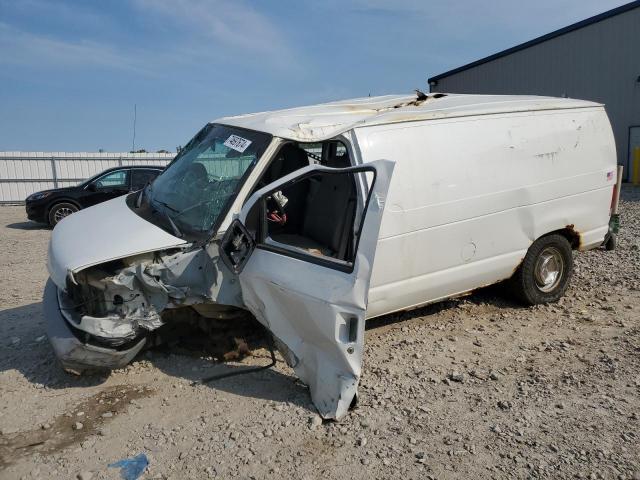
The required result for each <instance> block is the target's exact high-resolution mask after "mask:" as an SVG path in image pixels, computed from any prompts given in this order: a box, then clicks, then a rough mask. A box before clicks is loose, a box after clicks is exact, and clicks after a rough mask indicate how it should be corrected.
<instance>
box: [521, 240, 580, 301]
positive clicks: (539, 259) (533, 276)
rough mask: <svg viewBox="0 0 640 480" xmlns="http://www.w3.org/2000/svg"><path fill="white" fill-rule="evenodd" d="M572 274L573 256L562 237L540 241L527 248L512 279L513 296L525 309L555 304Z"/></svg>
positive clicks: (569, 246)
mask: <svg viewBox="0 0 640 480" xmlns="http://www.w3.org/2000/svg"><path fill="white" fill-rule="evenodd" d="M572 274H573V254H572V252H571V245H570V244H569V241H568V240H567V239H566V238H565V237H563V236H562V235H558V234H552V235H547V236H545V237H541V238H539V239H538V240H536V241H535V242H533V244H532V245H531V247H529V250H528V251H527V254H526V255H525V257H524V260H523V261H522V263H521V264H520V267H518V270H517V271H516V273H515V274H514V275H513V277H512V278H511V286H512V289H513V292H514V294H515V295H516V296H517V297H518V299H519V300H520V301H522V302H523V303H525V304H527V305H537V304H540V303H551V302H556V301H558V299H560V297H562V295H564V292H565V290H566V289H567V286H568V284H569V279H570V278H571V275H572Z"/></svg>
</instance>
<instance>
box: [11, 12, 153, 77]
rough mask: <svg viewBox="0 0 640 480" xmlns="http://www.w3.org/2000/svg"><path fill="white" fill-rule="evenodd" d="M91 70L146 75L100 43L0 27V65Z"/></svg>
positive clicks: (139, 67) (119, 54)
mask: <svg viewBox="0 0 640 480" xmlns="http://www.w3.org/2000/svg"><path fill="white" fill-rule="evenodd" d="M2 64H7V65H27V66H42V65H46V66H70V65H71V66H91V67H95V66H98V67H105V68H116V69H124V70H130V71H136V72H138V73H150V72H148V71H146V70H145V68H143V67H141V66H139V65H138V64H137V62H136V60H135V58H134V57H132V56H129V55H125V54H123V53H121V52H118V51H117V50H116V49H114V48H112V47H110V46H109V45H105V44H103V43H98V42H93V41H89V40H80V41H65V40H59V39H56V38H52V37H48V36H44V35H38V34H34V33H30V32H25V31H23V30H20V29H17V28H14V27H12V26H10V25H7V24H5V23H0V65H2Z"/></svg>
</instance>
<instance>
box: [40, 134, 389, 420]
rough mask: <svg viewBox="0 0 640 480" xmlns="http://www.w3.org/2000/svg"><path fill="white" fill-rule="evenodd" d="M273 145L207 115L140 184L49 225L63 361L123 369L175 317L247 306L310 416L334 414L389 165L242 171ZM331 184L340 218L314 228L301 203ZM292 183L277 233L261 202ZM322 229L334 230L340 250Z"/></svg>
mask: <svg viewBox="0 0 640 480" xmlns="http://www.w3.org/2000/svg"><path fill="white" fill-rule="evenodd" d="M274 142H277V140H273V141H272V139H271V137H270V136H267V135H264V134H261V133H258V132H250V131H242V130H240V129H234V128H232V127H227V126H220V125H215V124H211V125H209V126H207V127H206V128H205V129H203V132H201V133H200V134H199V135H198V136H196V138H195V139H194V140H193V141H192V142H191V143H190V145H188V146H187V148H186V149H185V150H186V153H182V154H181V155H179V156H178V157H177V158H176V160H174V162H173V163H172V164H171V165H170V166H169V167H168V168H167V170H166V171H165V172H164V173H163V174H162V175H160V176H159V177H158V179H157V180H156V181H155V182H154V183H153V184H152V185H151V186H148V187H147V188H145V189H144V190H142V191H140V192H137V193H134V194H131V195H129V196H127V197H120V198H116V199H114V200H111V201H108V202H105V203H102V204H99V205H96V206H94V207H92V208H89V209H86V210H81V211H80V212H78V213H76V214H74V215H71V216H69V217H68V218H65V219H64V220H63V221H62V222H60V224H59V225H58V226H56V228H55V229H54V231H53V233H52V237H51V242H50V245H49V257H48V270H49V273H50V280H49V282H48V283H47V286H46V288H45V293H44V302H43V304H44V310H45V317H46V321H47V334H48V337H49V340H50V342H51V344H52V346H53V349H54V351H55V353H56V356H57V357H58V358H59V360H60V362H61V363H62V365H63V367H64V368H65V369H66V370H68V371H71V372H74V373H79V374H80V373H84V372H87V371H91V370H96V369H115V368H120V367H123V366H125V365H127V364H128V363H129V362H130V361H132V360H133V358H134V357H135V356H136V355H138V353H140V352H141V351H142V350H144V349H145V348H147V347H150V346H153V345H155V344H158V343H161V342H162V341H163V340H165V339H164V338H163V335H165V333H164V332H167V331H168V332H171V329H167V328H163V327H168V326H170V325H171V324H174V323H176V322H180V321H183V320H184V319H188V320H189V321H191V320H193V319H194V318H195V319H197V321H198V322H199V323H200V324H206V323H207V322H211V323H213V324H219V322H220V321H223V322H231V323H232V322H235V321H237V319H238V318H239V317H240V316H242V315H245V316H246V315H248V314H250V315H252V316H253V317H255V319H257V320H258V321H259V322H260V323H261V324H262V325H263V326H264V327H266V328H267V329H268V330H269V332H270V333H271V334H272V335H273V337H274V339H275V344H276V346H277V347H278V349H279V350H280V352H281V353H282V355H283V357H284V358H285V360H286V361H287V362H288V363H289V365H290V366H291V367H293V369H294V371H295V372H296V374H297V375H298V376H299V377H300V379H301V380H302V381H303V382H305V383H306V384H307V385H309V387H310V390H311V396H312V400H313V402H314V404H315V405H316V407H317V408H318V411H319V412H320V414H321V415H322V416H323V417H325V418H339V417H340V416H342V415H344V414H345V413H346V411H347V409H348V408H349V406H350V405H351V404H352V402H353V400H354V398H355V396H356V392H357V385H358V383H359V378H360V366H361V360H362V349H363V340H364V318H365V310H366V302H367V294H368V288H369V280H370V276H371V266H372V264H373V255H374V253H375V248H376V244H377V239H378V231H379V227H380V222H381V217H382V211H383V209H384V202H385V200H384V199H385V196H386V193H387V189H388V185H389V180H390V176H391V172H392V170H393V163H392V162H388V161H378V162H373V163H370V164H366V165H363V166H359V167H347V168H329V167H326V166H322V165H308V166H306V167H303V168H300V169H297V170H295V171H292V172H291V173H288V174H285V175H284V176H282V177H280V178H278V179H276V180H275V181H271V182H270V183H267V182H262V183H261V182H260V181H259V179H260V178H261V175H260V172H259V171H255V172H253V170H254V167H256V165H260V162H259V161H260V160H261V159H262V158H263V155H264V154H265V151H266V152H269V151H273V152H277V151H278V148H274V144H273V143H274ZM276 146H277V145H276ZM267 154H268V153H267ZM267 160H268V159H267ZM265 161H266V160H265ZM267 163H268V161H267ZM252 174H254V177H255V179H256V181H255V182H254V185H252V186H250V187H249V186H247V182H251V178H253V177H251V175H252ZM270 180H272V179H270ZM342 190H344V191H345V194H344V198H345V202H348V203H345V204H344V205H337V206H336V208H338V207H339V208H341V210H342V211H345V210H346V211H347V213H348V215H347V216H346V217H345V218H346V220H347V221H346V222H345V221H344V220H345V219H342V220H340V221H336V225H335V226H333V225H329V226H322V228H318V227H317V224H316V223H314V222H313V221H311V220H310V219H311V218H314V219H315V218H316V217H317V216H316V214H315V213H314V208H316V209H317V208H318V206H321V207H322V208H326V204H327V198H329V196H331V198H334V199H340V198H342V197H341V196H340V195H341V193H340V192H341V191H342ZM323 191H324V192H325V193H323ZM283 192H284V193H283ZM294 192H298V194H300V192H302V193H301V195H302V196H301V197H300V198H303V199H304V201H303V202H300V208H301V209H302V210H300V212H301V214H303V215H304V218H301V219H300V221H299V222H298V223H299V224H300V225H294V220H290V224H289V227H288V230H287V232H283V231H282V228H283V222H282V221H279V222H276V223H273V222H272V218H273V214H272V212H271V211H270V208H271V207H269V205H270V204H271V203H273V198H282V197H284V198H289V199H293V198H294ZM239 195H244V198H239V197H238V196H239ZM338 201H340V200H338ZM234 205H238V208H237V209H236V210H235V211H234V208H235V207H234ZM314 205H316V207H314ZM283 216H284V214H283ZM277 218H280V217H277ZM319 218H322V216H320V217H319ZM365 219H366V221H365ZM305 224H306V226H304V225H305ZM219 232H220V233H219ZM323 238H326V239H328V240H326V242H325V243H323V241H321V240H322V239H323ZM333 238H340V239H344V240H341V243H340V245H341V246H338V244H336V245H332V244H331V241H332V240H331V239H333ZM342 247H344V248H342ZM339 250H340V251H339Z"/></svg>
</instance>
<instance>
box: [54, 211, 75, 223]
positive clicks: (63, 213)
mask: <svg viewBox="0 0 640 480" xmlns="http://www.w3.org/2000/svg"><path fill="white" fill-rule="evenodd" d="M73 212H75V210H73V209H72V208H69V207H62V208H59V209H58V210H56V213H54V214H53V219H54V220H55V221H56V223H58V222H59V221H60V220H62V219H63V218H64V217H68V216H69V215H71V214H72V213H73Z"/></svg>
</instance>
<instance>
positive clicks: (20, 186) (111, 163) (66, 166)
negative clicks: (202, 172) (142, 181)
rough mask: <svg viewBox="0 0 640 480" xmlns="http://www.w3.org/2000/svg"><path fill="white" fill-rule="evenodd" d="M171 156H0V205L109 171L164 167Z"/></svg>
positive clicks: (91, 154)
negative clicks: (119, 168) (140, 167)
mask: <svg viewBox="0 0 640 480" xmlns="http://www.w3.org/2000/svg"><path fill="white" fill-rule="evenodd" d="M173 157H175V154H173V153H93V152H89V153H87V152H0V203H23V202H24V199H25V198H27V197H28V196H29V195H31V194H32V193H34V192H37V191H40V190H47V189H49V188H58V187H69V186H72V185H77V184H78V183H80V182H81V181H83V180H85V179H87V178H89V177H92V176H93V175H95V174H97V173H100V172H101V171H103V170H106V169H107V168H111V167H118V166H127V165H155V166H164V165H166V164H168V163H169V162H170V161H171V160H172V159H173Z"/></svg>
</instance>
